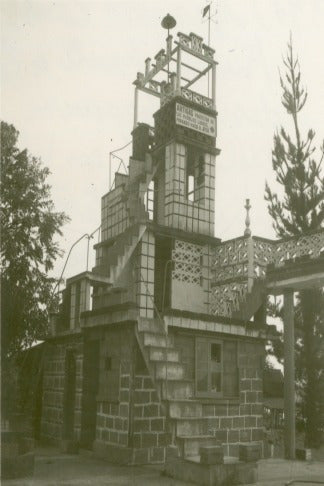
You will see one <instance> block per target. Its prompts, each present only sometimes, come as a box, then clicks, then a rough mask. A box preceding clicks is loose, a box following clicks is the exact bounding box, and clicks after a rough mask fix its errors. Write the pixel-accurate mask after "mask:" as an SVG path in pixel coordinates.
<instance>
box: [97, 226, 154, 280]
mask: <svg viewBox="0 0 324 486" xmlns="http://www.w3.org/2000/svg"><path fill="white" fill-rule="evenodd" d="M145 230H146V226H145V224H137V225H133V226H132V227H130V228H129V229H128V230H126V231H124V233H121V234H119V235H118V236H117V238H116V240H115V242H114V244H113V245H112V247H111V248H109V252H108V255H107V256H106V257H105V258H104V259H103V262H102V263H101V264H100V265H97V266H95V267H93V269H92V272H93V273H94V274H98V275H103V276H105V277H108V278H109V281H110V285H114V286H117V285H118V281H119V279H120V277H121V276H122V272H123V270H124V268H125V266H126V264H127V262H128V261H129V259H130V257H131V256H132V254H133V252H134V250H135V248H136V246H137V245H138V243H139V242H140V240H141V239H142V236H143V234H144V233H145Z"/></svg>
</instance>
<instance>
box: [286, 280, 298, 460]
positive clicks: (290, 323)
mask: <svg viewBox="0 0 324 486" xmlns="http://www.w3.org/2000/svg"><path fill="white" fill-rule="evenodd" d="M283 311H284V412H285V419H284V425H285V457H286V459H295V449H296V436H295V412H296V411H295V333H294V291H293V290H291V289H286V290H285V292H284V309H283Z"/></svg>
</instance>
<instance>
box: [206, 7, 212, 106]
mask: <svg viewBox="0 0 324 486" xmlns="http://www.w3.org/2000/svg"><path fill="white" fill-rule="evenodd" d="M211 3H212V2H211ZM211 3H210V4H209V9H208V47H210V6H211ZM209 71H210V69H208V76H207V83H208V85H207V86H208V88H207V96H208V98H209V85H210V83H209Z"/></svg>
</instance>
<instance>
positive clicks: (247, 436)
mask: <svg viewBox="0 0 324 486" xmlns="http://www.w3.org/2000/svg"><path fill="white" fill-rule="evenodd" d="M250 440H251V429H241V430H240V441H241V442H249V441H250Z"/></svg>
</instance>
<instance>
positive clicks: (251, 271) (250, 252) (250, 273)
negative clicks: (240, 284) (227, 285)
mask: <svg viewBox="0 0 324 486" xmlns="http://www.w3.org/2000/svg"><path fill="white" fill-rule="evenodd" d="M244 207H245V209H246V218H245V230H244V236H247V238H248V240H247V258H248V265H247V266H248V268H247V271H248V292H251V290H252V287H253V281H254V249H253V239H252V233H251V229H250V224H251V221H250V209H251V204H250V199H246V200H245V206H244Z"/></svg>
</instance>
